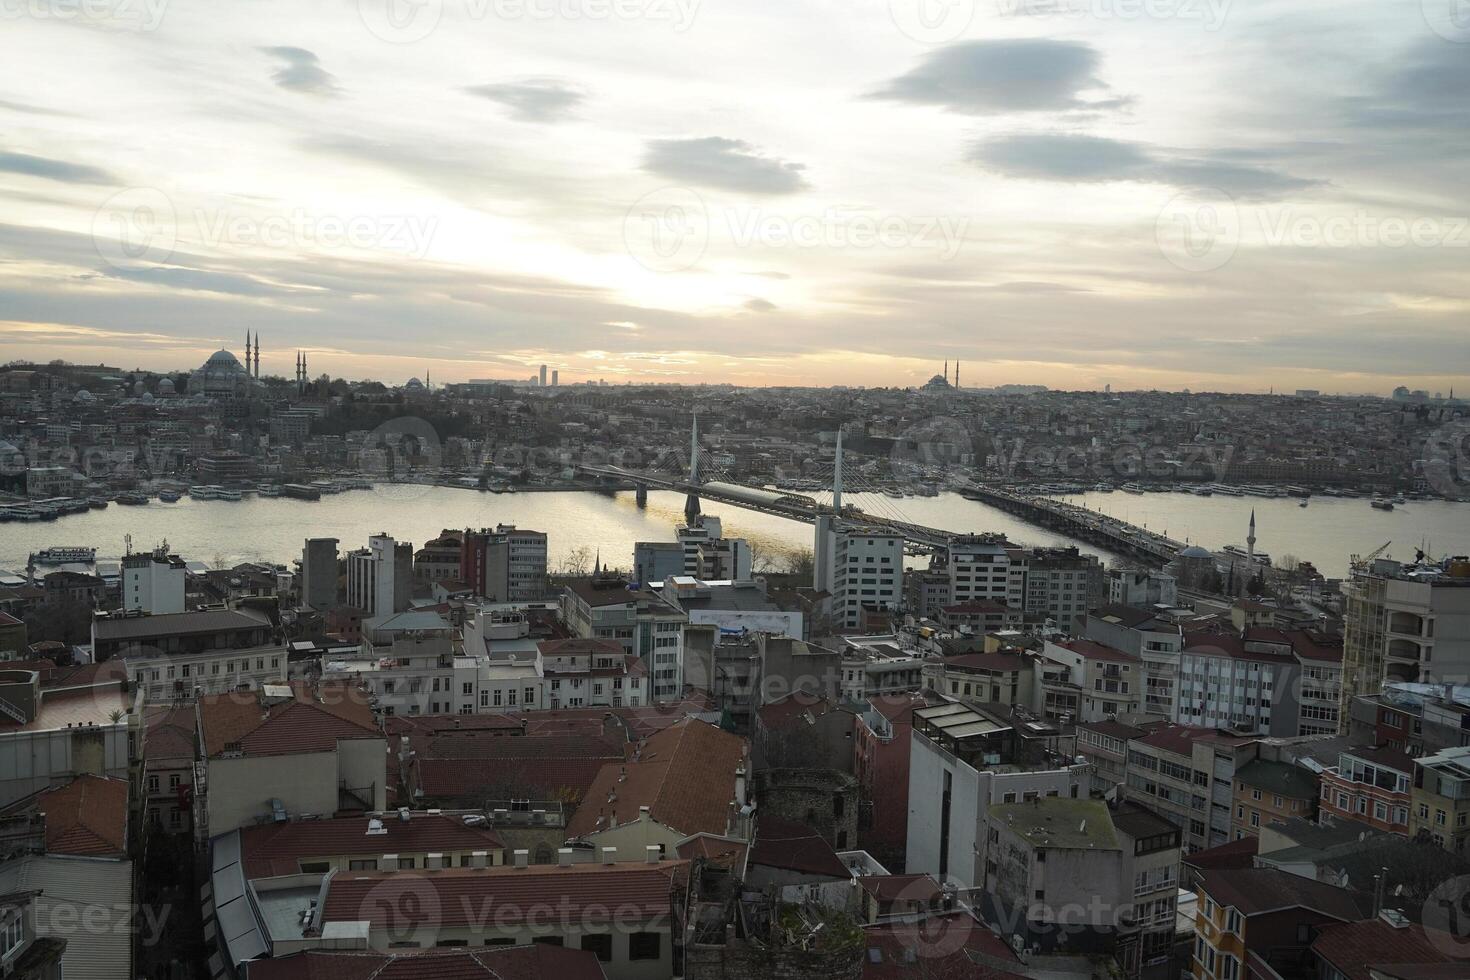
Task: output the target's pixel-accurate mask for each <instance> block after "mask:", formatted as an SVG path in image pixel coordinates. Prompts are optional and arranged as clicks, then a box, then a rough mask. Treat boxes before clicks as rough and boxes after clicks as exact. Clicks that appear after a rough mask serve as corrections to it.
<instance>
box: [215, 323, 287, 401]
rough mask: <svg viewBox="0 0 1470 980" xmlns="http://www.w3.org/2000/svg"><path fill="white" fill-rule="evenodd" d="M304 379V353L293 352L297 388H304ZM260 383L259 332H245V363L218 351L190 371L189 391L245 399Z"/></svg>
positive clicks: (228, 353)
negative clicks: (252, 333) (253, 333)
mask: <svg viewBox="0 0 1470 980" xmlns="http://www.w3.org/2000/svg"><path fill="white" fill-rule="evenodd" d="M306 381H307V374H306V355H305V354H304V353H301V352H297V354H296V387H297V390H298V391H301V390H304V389H305V385H306ZM259 385H260V334H259V333H256V334H255V335H254V336H253V339H252V335H251V333H250V332H249V331H248V330H247V331H246V332H245V363H244V364H241V363H240V359H239V358H238V357H236V356H235V355H234V354H232V353H231V352H230V351H227V350H224V349H223V348H221V349H220V350H217V351H215V352H214V353H213V354H211V355H209V360H207V361H205V362H204V364H203V365H201V366H200V367H198V368H196V369H195V370H193V371H191V372H189V394H190V395H203V396H204V397H206V398H220V399H245V398H249V397H250V395H251V393H252V391H253V390H254V389H255V388H257V387H259Z"/></svg>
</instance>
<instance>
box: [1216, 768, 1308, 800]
mask: <svg viewBox="0 0 1470 980" xmlns="http://www.w3.org/2000/svg"><path fill="white" fill-rule="evenodd" d="M1235 780H1236V782H1238V783H1242V784H1244V785H1246V786H1249V787H1250V788H1252V789H1259V790H1261V791H1262V792H1263V793H1274V794H1275V795H1277V796H1281V797H1284V798H1286V799H1289V800H1314V799H1316V798H1317V792H1318V790H1317V777H1316V776H1314V775H1313V774H1312V773H1310V772H1308V771H1307V770H1305V769H1303V768H1302V767H1301V766H1293V765H1291V764H1290V763H1286V762H1271V761H1269V760H1267V759H1253V760H1251V761H1250V762H1247V763H1246V764H1245V765H1243V766H1241V767H1240V768H1239V769H1237V770H1235Z"/></svg>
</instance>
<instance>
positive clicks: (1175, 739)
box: [1133, 724, 1252, 755]
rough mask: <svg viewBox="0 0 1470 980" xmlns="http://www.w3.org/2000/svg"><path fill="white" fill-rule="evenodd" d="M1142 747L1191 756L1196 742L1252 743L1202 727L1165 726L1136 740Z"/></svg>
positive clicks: (1249, 739) (1242, 737) (1248, 739)
mask: <svg viewBox="0 0 1470 980" xmlns="http://www.w3.org/2000/svg"><path fill="white" fill-rule="evenodd" d="M1133 741H1135V742H1138V743H1139V744H1140V745H1151V746H1153V747H1154V748H1158V749H1164V750H1165V751H1168V752H1173V753H1175V754H1177V755H1191V754H1192V753H1193V749H1192V748H1191V746H1193V744H1194V743H1195V742H1215V743H1218V744H1222V745H1242V744H1244V743H1246V742H1249V741H1252V739H1251V738H1248V737H1246V736H1242V735H1231V734H1229V733H1227V732H1222V731H1220V730H1219V729H1215V728H1205V727H1203V726H1200V725H1174V724H1170V725H1165V726H1163V727H1161V728H1156V729H1154V730H1153V731H1151V732H1149V733H1148V734H1147V735H1145V736H1143V737H1142V738H1137V739H1134V740H1133Z"/></svg>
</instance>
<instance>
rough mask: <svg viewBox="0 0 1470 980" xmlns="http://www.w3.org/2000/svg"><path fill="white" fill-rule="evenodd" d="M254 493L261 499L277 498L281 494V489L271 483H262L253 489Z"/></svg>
mask: <svg viewBox="0 0 1470 980" xmlns="http://www.w3.org/2000/svg"><path fill="white" fill-rule="evenodd" d="M255 492H256V493H257V494H259V495H260V496H262V497H279V496H281V493H282V491H281V488H280V487H278V486H276V485H275V484H273V483H262V484H261V485H260V486H258V487H256V488H255Z"/></svg>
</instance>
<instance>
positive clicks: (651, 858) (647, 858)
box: [643, 844, 659, 864]
mask: <svg viewBox="0 0 1470 980" xmlns="http://www.w3.org/2000/svg"><path fill="white" fill-rule="evenodd" d="M643 861H644V863H646V864H658V861H659V853H658V845H657V844H649V845H647V846H646V847H644V848H643Z"/></svg>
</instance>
